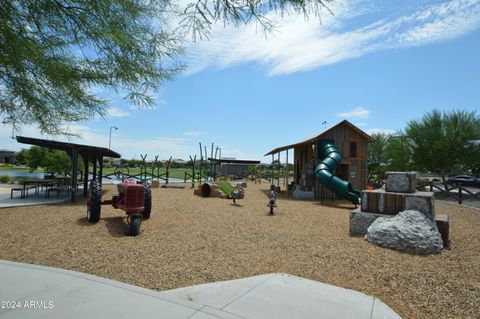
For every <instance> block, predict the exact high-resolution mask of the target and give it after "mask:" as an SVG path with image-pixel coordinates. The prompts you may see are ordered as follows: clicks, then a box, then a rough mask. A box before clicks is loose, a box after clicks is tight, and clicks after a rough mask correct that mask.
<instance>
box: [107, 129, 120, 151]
mask: <svg viewBox="0 0 480 319" xmlns="http://www.w3.org/2000/svg"><path fill="white" fill-rule="evenodd" d="M112 128H114V129H115V131H116V130H118V127H116V126H111V127H110V138H109V139H108V149H110V148H111V146H112Z"/></svg>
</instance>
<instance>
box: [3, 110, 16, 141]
mask: <svg viewBox="0 0 480 319" xmlns="http://www.w3.org/2000/svg"><path fill="white" fill-rule="evenodd" d="M9 123H12V140H14V139H15V119H14V118H12V117H11V116H9V117H6V118H5V119H4V120H3V121H2V124H9Z"/></svg>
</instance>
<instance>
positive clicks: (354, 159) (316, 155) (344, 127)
mask: <svg viewBox="0 0 480 319" xmlns="http://www.w3.org/2000/svg"><path fill="white" fill-rule="evenodd" d="M374 141H375V140H374V139H373V138H372V137H371V136H370V135H368V134H367V133H365V132H364V131H362V130H361V129H359V128H358V127H356V126H355V125H353V124H352V123H350V122H349V121H347V120H343V121H341V122H339V123H337V124H335V125H334V126H332V127H330V128H327V129H325V130H324V131H322V132H320V133H317V134H315V135H314V136H313V137H310V138H308V139H305V140H303V141H300V142H298V143H294V144H290V145H286V146H281V147H277V148H275V149H274V150H271V151H270V152H268V153H267V154H265V156H267V155H271V156H272V161H273V160H274V159H275V156H276V155H277V157H278V159H280V154H281V152H286V158H287V161H288V156H289V150H290V149H293V164H294V173H293V182H294V183H295V185H296V189H297V190H300V191H303V192H305V193H310V194H312V197H313V198H317V199H335V198H336V196H337V195H338V192H337V195H336V194H335V192H334V191H332V190H331V187H327V186H326V185H325V183H323V182H322V180H321V179H319V178H318V174H316V173H318V171H316V170H317V168H318V165H319V164H321V163H322V162H325V154H324V152H323V151H322V150H321V149H319V145H320V146H321V145H324V144H325V143H328V144H331V145H334V146H335V147H336V149H337V150H338V152H339V153H340V154H341V155H342V156H341V159H340V161H341V162H340V163H336V165H335V166H336V167H335V168H334V169H333V172H332V173H333V175H334V176H336V177H338V178H339V179H341V180H344V181H348V182H349V184H350V185H351V186H352V187H353V188H355V189H358V190H362V189H366V187H367V181H368V166H367V158H368V144H369V143H372V142H374ZM342 197H345V196H342Z"/></svg>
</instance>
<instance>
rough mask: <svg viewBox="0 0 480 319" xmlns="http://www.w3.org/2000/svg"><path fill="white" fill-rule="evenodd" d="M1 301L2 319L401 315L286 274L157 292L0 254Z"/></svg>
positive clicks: (366, 298) (371, 301)
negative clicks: (10, 258)
mask: <svg viewBox="0 0 480 319" xmlns="http://www.w3.org/2000/svg"><path fill="white" fill-rule="evenodd" d="M139 276H141V272H140V273H139ZM0 303H1V304H0V318H2V319H3V318H72V319H75V318H82V319H83V318H115V319H120V318H134V317H136V318H185V319H187V318H192V319H209V318H225V319H234V318H272V319H277V318H278V319H281V318H345V319H348V318H360V319H361V318H369V319H373V318H400V317H399V316H398V315H397V314H396V313H395V312H394V311H393V310H391V309H390V308H389V307H388V306H387V305H385V304H384V303H382V302H381V301H380V300H378V299H376V298H373V297H370V296H367V295H365V294H362V293H360V292H357V291H353V290H348V289H343V288H339V287H335V286H332V285H326V284H323V283H319V282H316V281H312V280H307V279H303V278H299V277H295V276H290V275H287V274H276V273H274V274H268V275H260V276H255V277H250V278H244V279H239V280H232V281H225V282H216V283H210V284H204V285H198V286H191V287H186V288H180V289H175V290H169V291H164V292H159V291H153V290H149V289H144V288H140V287H136V286H132V285H128V284H124V283H120V282H117V281H113V280H109V279H104V278H100V277H96V276H92V275H87V274H83V273H79V272H75V271H69V270H63V269H58V268H51V267H45V266H38V265H29V264H22V263H16V262H10V261H4V260H0Z"/></svg>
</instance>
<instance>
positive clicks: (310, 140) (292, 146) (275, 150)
mask: <svg viewBox="0 0 480 319" xmlns="http://www.w3.org/2000/svg"><path fill="white" fill-rule="evenodd" d="M340 125H347V126H349V127H351V128H352V129H354V130H355V131H357V132H358V133H359V134H360V135H362V136H363V137H364V138H365V139H366V140H367V141H368V143H372V142H375V139H374V138H373V137H371V136H370V135H368V134H367V133H365V132H364V131H362V130H361V129H359V128H358V127H356V126H355V125H353V124H352V123H350V122H349V121H347V120H343V121H341V122H338V123H337V124H335V125H333V126H331V127H329V128H327V129H325V130H323V131H321V132H319V133H316V134H315V135H313V136H311V137H309V138H307V139H305V140H303V141H300V142H297V143H293V144H289V145H285V146H280V147H277V148H276V149H273V150H271V151H270V152H268V153H267V154H265V155H264V156H267V155H271V154H276V153H279V152H282V151H286V150H288V149H291V148H294V147H295V146H298V145H301V144H307V143H313V142H315V141H316V140H318V139H319V138H321V136H322V135H324V134H325V133H327V132H328V131H330V130H333V129H334V128H336V127H337V126H340Z"/></svg>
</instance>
